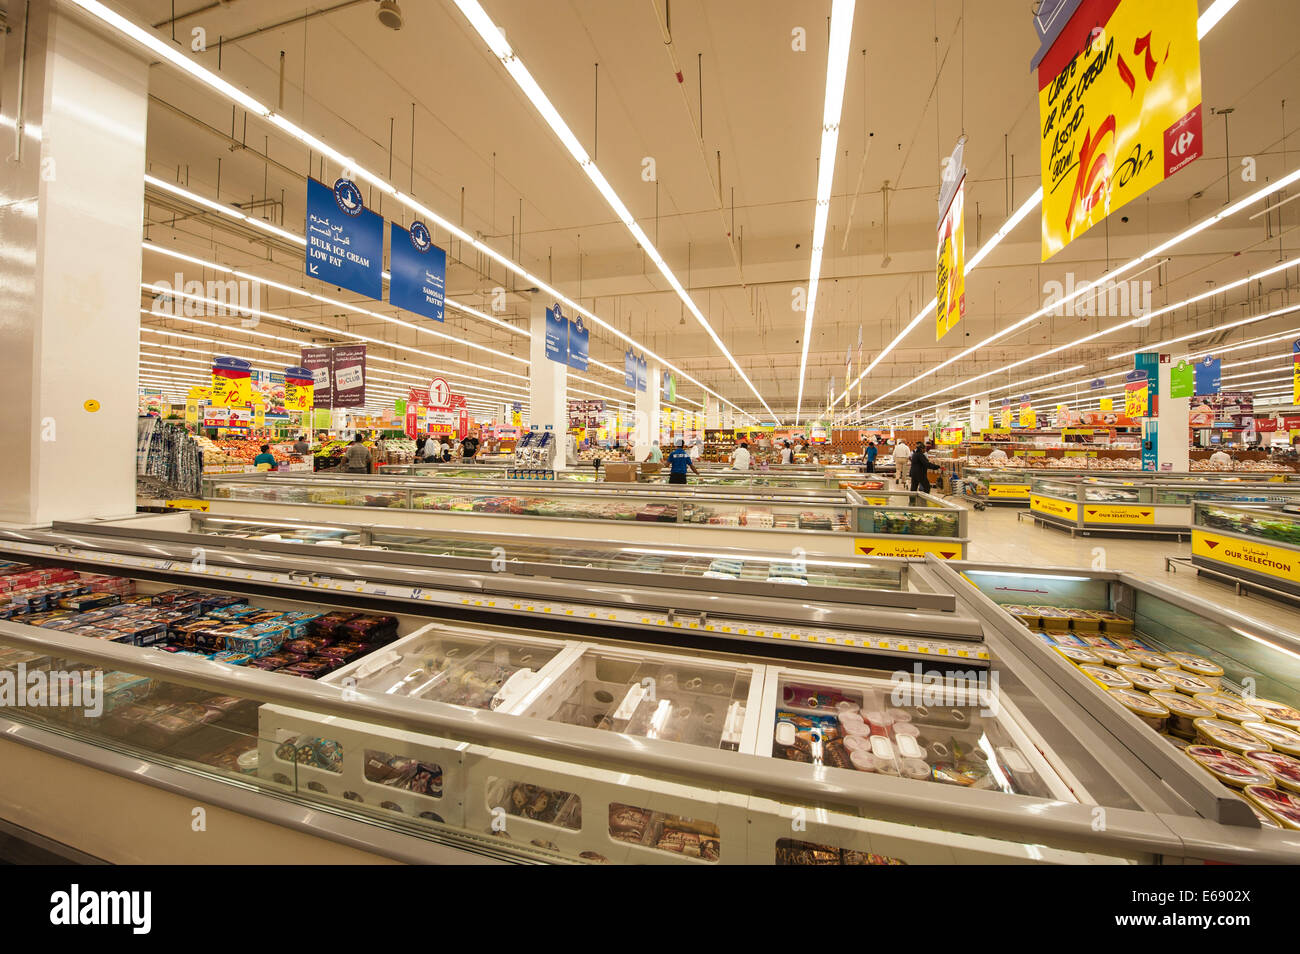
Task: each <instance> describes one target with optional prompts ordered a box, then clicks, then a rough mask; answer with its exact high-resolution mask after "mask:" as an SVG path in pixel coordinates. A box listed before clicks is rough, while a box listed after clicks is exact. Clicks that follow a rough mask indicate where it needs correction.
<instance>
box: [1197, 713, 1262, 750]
mask: <svg viewBox="0 0 1300 954" xmlns="http://www.w3.org/2000/svg"><path fill="white" fill-rule="evenodd" d="M1195 725H1196V739H1197V741H1198V742H1203V743H1204V744H1205V745H1217V746H1218V747H1219V748H1221V749H1228V750H1230V751H1233V752H1236V753H1237V754H1238V755H1243V754H1245V753H1246V752H1250V751H1253V750H1255V749H1260V748H1266V749H1271V748H1272V747H1273V746H1272V745H1270V744H1268V743H1266V742H1262V741H1261V740H1260V738H1259V736H1256V735H1252V734H1251V733H1249V732H1247V731H1246V730H1245V729H1243V728H1242V727H1241V726H1239V725H1237V724H1236V723H1233V722H1224V721H1223V720H1222V719H1197V720H1196V722H1195Z"/></svg>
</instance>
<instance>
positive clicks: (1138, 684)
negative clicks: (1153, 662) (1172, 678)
mask: <svg viewBox="0 0 1300 954" xmlns="http://www.w3.org/2000/svg"><path fill="white" fill-rule="evenodd" d="M1115 671H1116V672H1117V673H1119V674H1120V675H1121V676H1123V677H1124V678H1125V679H1127V680H1128V681H1129V682H1131V683H1133V688H1134V689H1141V690H1142V691H1143V692H1163V691H1165V690H1169V691H1171V692H1172V691H1175V690H1174V687H1173V686H1171V685H1170V684H1169V681H1168V680H1167V679H1165V677H1164V676H1162V675H1160V673H1158V672H1153V671H1152V670H1150V669H1146V668H1144V667H1142V666H1132V665H1126V666H1116V667H1115Z"/></svg>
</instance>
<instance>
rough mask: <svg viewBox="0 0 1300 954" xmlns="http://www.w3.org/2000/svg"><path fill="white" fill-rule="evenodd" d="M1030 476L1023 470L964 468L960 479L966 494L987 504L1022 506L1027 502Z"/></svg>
mask: <svg viewBox="0 0 1300 954" xmlns="http://www.w3.org/2000/svg"><path fill="white" fill-rule="evenodd" d="M1032 476H1033V475H1032V474H1028V473H1026V472H1025V470H1024V469H1023V468H997V469H985V468H975V467H970V468H966V470H965V471H964V473H963V477H962V479H963V480H965V481H966V486H967V493H968V495H969V496H971V497H974V498H975V499H976V500H981V501H985V502H987V503H997V504H1012V505H1022V504H1027V503H1028V502H1029V483H1030V478H1031V477H1032Z"/></svg>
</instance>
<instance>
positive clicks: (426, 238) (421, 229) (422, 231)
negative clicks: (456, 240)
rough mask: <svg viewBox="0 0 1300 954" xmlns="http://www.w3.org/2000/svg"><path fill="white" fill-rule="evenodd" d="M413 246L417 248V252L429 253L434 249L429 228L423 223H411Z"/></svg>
mask: <svg viewBox="0 0 1300 954" xmlns="http://www.w3.org/2000/svg"><path fill="white" fill-rule="evenodd" d="M411 244H412V245H414V246H415V250H416V251H417V252H427V251H429V249H430V248H432V247H433V238H432V237H431V236H430V235H429V228H428V226H426V225H425V224H424V223H423V222H412V223H411Z"/></svg>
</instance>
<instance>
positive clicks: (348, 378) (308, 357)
mask: <svg viewBox="0 0 1300 954" xmlns="http://www.w3.org/2000/svg"><path fill="white" fill-rule="evenodd" d="M302 367H303V368H304V369H305V370H307V371H310V372H311V376H312V392H313V398H314V401H315V404H316V407H317V408H323V409H332V408H338V407H364V406H365V403H366V346H365V345H363V344H362V345H338V346H336V347H333V348H303V349H302Z"/></svg>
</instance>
